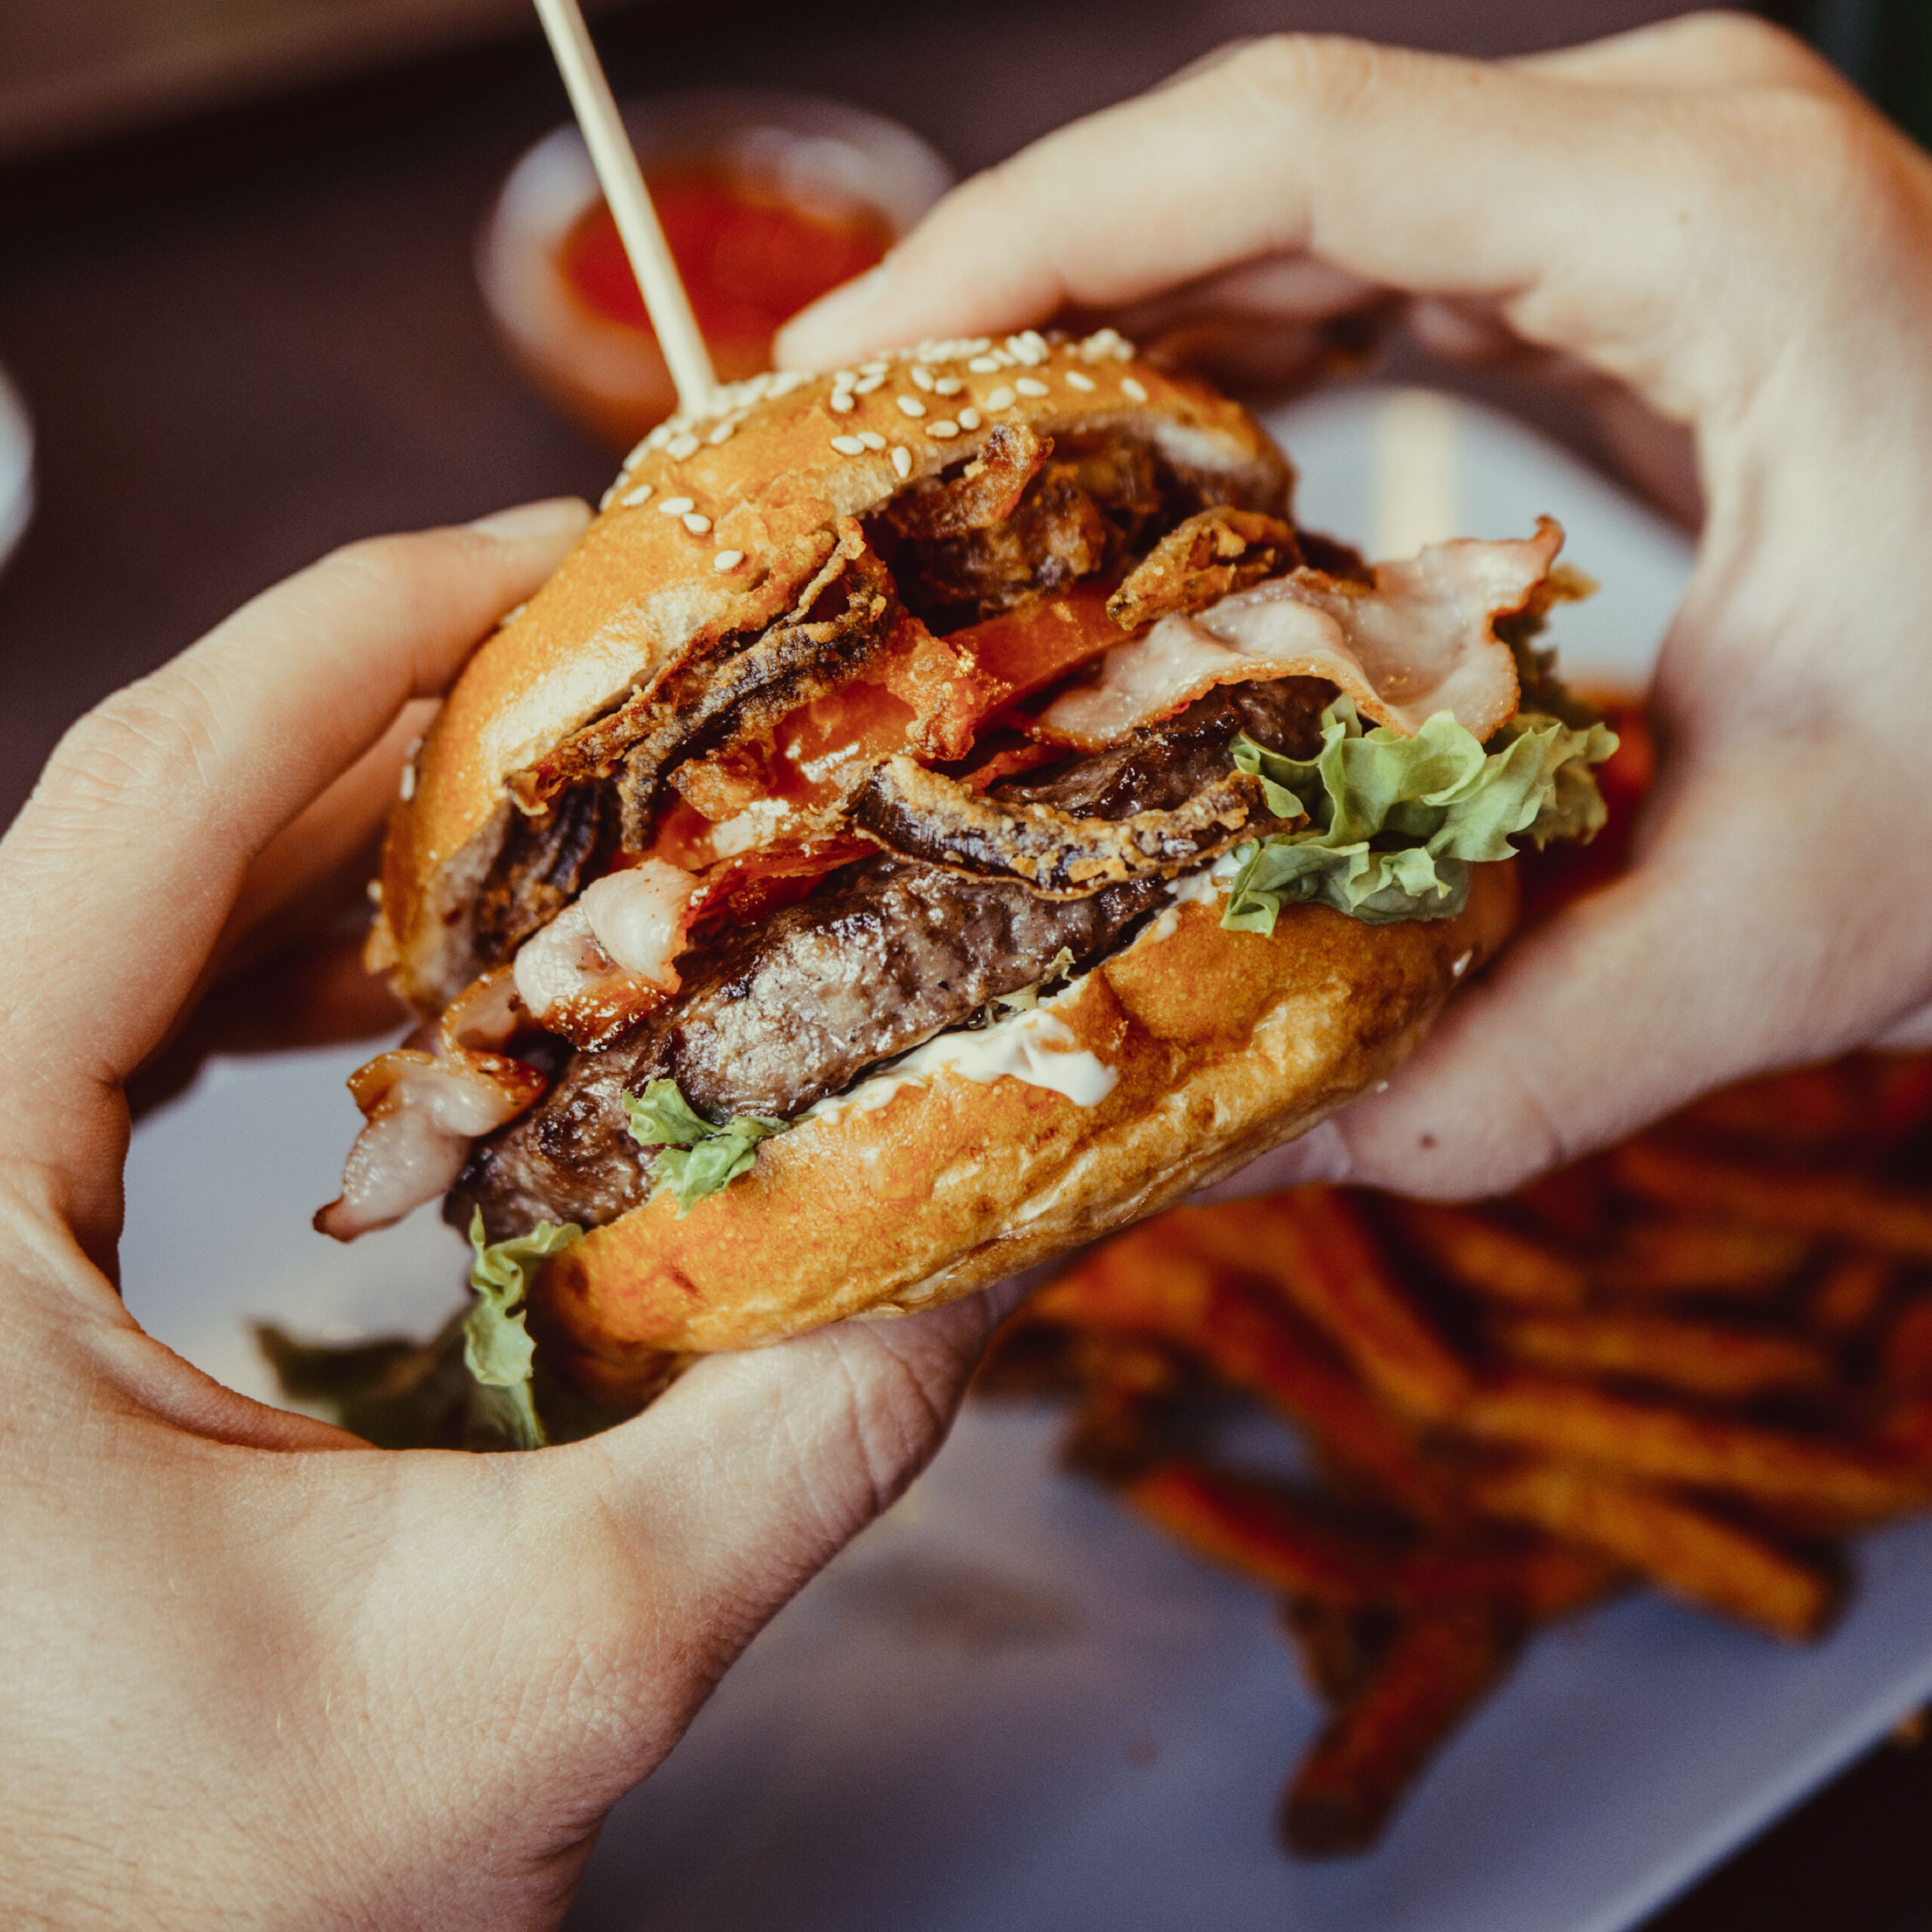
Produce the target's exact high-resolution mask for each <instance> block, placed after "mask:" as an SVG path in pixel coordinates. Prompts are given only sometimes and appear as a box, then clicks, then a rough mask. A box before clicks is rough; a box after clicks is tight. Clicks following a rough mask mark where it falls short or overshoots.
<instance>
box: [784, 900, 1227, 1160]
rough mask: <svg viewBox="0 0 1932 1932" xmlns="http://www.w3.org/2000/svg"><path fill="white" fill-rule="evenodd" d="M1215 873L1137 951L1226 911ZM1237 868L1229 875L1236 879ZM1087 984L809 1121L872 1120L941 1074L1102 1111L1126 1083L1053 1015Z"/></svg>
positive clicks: (963, 1036)
mask: <svg viewBox="0 0 1932 1932" xmlns="http://www.w3.org/2000/svg"><path fill="white" fill-rule="evenodd" d="M1235 869H1238V868H1229V871H1228V874H1227V876H1228V878H1230V879H1232V877H1233V875H1234V871H1235ZM1219 870H1220V867H1215V868H1213V869H1207V870H1204V871H1201V872H1189V873H1187V874H1186V875H1184V876H1183V877H1182V878H1177V879H1176V880H1175V881H1174V882H1173V884H1171V885H1170V886H1169V887H1168V893H1169V894H1170V895H1171V897H1172V898H1173V900H1174V903H1173V904H1172V905H1171V906H1168V907H1166V908H1165V909H1164V910H1163V911H1162V912H1161V916H1160V917H1159V918H1158V919H1156V920H1155V921H1154V923H1153V924H1152V925H1151V926H1149V927H1148V928H1146V931H1143V933H1142V934H1140V937H1139V938H1138V939H1137V940H1135V941H1134V945H1135V946H1145V945H1147V944H1149V943H1151V942H1152V941H1155V940H1164V939H1166V938H1167V937H1169V936H1170V935H1171V934H1172V933H1173V932H1174V929H1175V928H1177V926H1178V925H1179V924H1180V909H1181V907H1182V906H1212V905H1216V904H1218V903H1220V897H1221V895H1222V894H1223V893H1224V892H1225V891H1226V890H1227V886H1226V883H1225V882H1224V881H1222V880H1220V879H1218V878H1217V876H1216V874H1217V872H1219ZM1085 983H1086V976H1085V975H1084V974H1082V975H1081V977H1080V978H1078V979H1077V980H1069V981H1068V982H1067V983H1066V985H1065V986H1063V987H1062V988H1061V989H1060V990H1059V991H1058V992H1056V993H1055V994H1054V995H1053V997H1052V998H1051V999H1050V1000H1042V1001H1040V1002H1039V1004H1037V1005H1035V1006H1032V1007H1030V1008H1026V1010H1024V1011H1021V1012H1017V1013H1014V1014H1011V1015H1010V1016H1009V1017H1007V1018H1006V1019H1004V1020H996V1021H995V1022H994V1023H993V1024H992V1026H986V1027H982V1028H981V1029H980V1030H979V1031H978V1032H952V1033H940V1034H938V1035H935V1036H934V1038H931V1039H930V1040H928V1041H927V1042H926V1043H925V1044H924V1046H922V1047H917V1048H914V1049H913V1051H912V1052H911V1053H909V1054H907V1055H906V1057H905V1058H904V1059H903V1060H901V1061H900V1063H898V1065H897V1066H894V1067H893V1068H891V1069H890V1070H889V1071H888V1072H884V1073H881V1074H876V1075H874V1076H873V1077H872V1078H871V1079H869V1080H864V1081H860V1083H859V1084H858V1085H857V1086H856V1087H854V1088H853V1089H852V1090H851V1092H849V1093H846V1094H836V1095H835V1096H834V1097H832V1099H830V1100H821V1101H820V1102H819V1103H818V1104H817V1106H815V1107H813V1108H811V1109H809V1110H808V1112H807V1113H806V1114H805V1115H804V1116H803V1118H805V1119H808V1120H823V1121H829V1122H832V1123H836V1122H838V1121H841V1120H843V1119H844V1118H845V1117H846V1115H848V1114H866V1113H870V1112H872V1111H873V1110H874V1109H876V1108H878V1107H882V1106H884V1105H885V1104H886V1103H888V1101H889V1100H892V1099H893V1098H894V1096H896V1095H897V1094H900V1093H903V1091H905V1090H906V1088H908V1087H923V1086H924V1085H925V1084H927V1082H928V1081H930V1080H931V1078H932V1077H933V1075H934V1074H936V1073H941V1072H951V1073H956V1074H958V1075H959V1076H960V1078H961V1079H963V1080H971V1081H977V1082H978V1083H979V1084H980V1085H981V1086H990V1085H991V1084H992V1082H993V1081H995V1080H1000V1079H1008V1080H1018V1081H1023V1082H1024V1083H1025V1084H1026V1085H1027V1086H1029V1087H1044V1088H1046V1089H1047V1091H1048V1092H1049V1093H1054V1094H1063V1095H1064V1096H1065V1097H1066V1098H1067V1099H1068V1100H1071V1101H1072V1103H1074V1105H1075V1106H1078V1107H1095V1106H1099V1105H1100V1103H1101V1102H1102V1101H1103V1100H1105V1099H1106V1097H1107V1096H1108V1095H1109V1094H1111V1093H1112V1091H1113V1090H1114V1088H1115V1086H1117V1085H1118V1084H1119V1081H1120V1075H1118V1073H1117V1072H1115V1071H1114V1069H1112V1067H1110V1066H1107V1065H1106V1063H1104V1062H1103V1061H1102V1060H1100V1059H1099V1058H1097V1057H1096V1056H1095V1055H1094V1054H1091V1053H1090V1052H1088V1050H1087V1049H1086V1048H1084V1047H1082V1046H1080V1045H1078V1044H1076V1038H1077V1036H1076V1035H1075V1033H1074V1031H1073V1029H1072V1027H1070V1026H1068V1025H1067V1023H1066V1021H1065V1020H1063V1019H1061V1018H1060V1016H1059V1015H1058V1014H1056V1013H1055V1012H1054V1011H1053V1009H1054V1008H1055V1007H1056V1006H1057V1005H1059V1004H1060V1003H1061V1001H1063V1000H1069V999H1072V998H1076V997H1077V996H1078V994H1079V992H1080V989H1081V987H1082V986H1084V985H1085Z"/></svg>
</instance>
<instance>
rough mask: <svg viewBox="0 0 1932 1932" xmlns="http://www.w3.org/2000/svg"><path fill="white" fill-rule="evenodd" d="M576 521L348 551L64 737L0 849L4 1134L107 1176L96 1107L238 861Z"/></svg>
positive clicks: (36, 1152)
mask: <svg viewBox="0 0 1932 1932" xmlns="http://www.w3.org/2000/svg"><path fill="white" fill-rule="evenodd" d="M588 515H589V512H588V511H587V510H586V509H585V508H584V506H582V505H581V504H578V503H574V502H571V503H547V504H540V505H532V506H527V507H526V508H525V509H522V510H520V511H515V512H507V513H506V514H505V515H503V517H501V518H495V519H486V520H485V521H484V522H483V523H481V524H479V525H472V526H471V527H469V528H466V529H457V530H442V531H432V532H429V533H428V534H424V535H422V536H418V537H387V538H383V539H379V540H376V541H374V542H372V543H362V544H357V545H353V546H350V547H349V549H346V550H343V551H340V552H337V553H336V554H335V555H333V556H331V557H330V558H325V560H324V561H322V562H321V563H320V564H318V565H315V566H314V567H312V568H311V569H309V570H307V571H303V572H302V573H301V574H300V575H299V576H297V577H293V578H291V579H290V580H288V582H287V583H283V584H281V585H278V586H277V587H276V588H275V589H272V590H270V591H269V592H265V593H264V594H263V595H262V596H260V597H258V598H256V599H255V600H254V602H252V603H251V604H250V605H247V606H246V607H245V608H244V609H242V611H238V613H237V614H235V616H234V617H231V618H229V620H227V622H226V623H223V624H222V625H221V626H219V627H218V628H217V629H216V630H214V632H211V633H210V635H208V637H207V638H204V639H203V640H202V642H201V643H199V644H198V645H195V647H194V648H192V650H190V651H187V652H186V653H184V654H183V655H182V656H181V657H179V658H177V659H176V660H174V662H173V663H171V664H169V665H168V666H165V667H164V668H163V669H162V670H161V671H159V672H156V673H155V674H154V675H152V677H149V678H143V680H141V681H140V683H138V684H137V685H132V686H130V687H129V688H128V689H127V690H126V691H122V692H118V693H117V694H115V696H114V697H111V698H109V700H106V703H103V705H101V706H99V707H98V708H97V709H96V710H95V711H94V712H91V713H90V714H89V715H88V716H87V717H86V718H83V719H82V721H80V723H78V724H76V725H75V727H74V728H72V730H71V731H69V733H68V734H67V735H66V737H65V738H64V739H63V740H62V741H61V743H60V746H58V747H57V749H56V751H55V752H54V757H53V758H52V759H51V761H49V763H48V768H47V770H46V771H45V773H44V774H42V779H41V782H40V783H39V784H38V786H36V788H35V792H34V795H33V796H32V798H31V799H30V800H29V802H28V804H27V805H26V808H25V809H24V810H23V811H22V813H21V814H20V818H19V819H18V820H17V821H16V823H15V825H14V829H12V831H11V832H9V834H8V836H7V838H6V840H5V842H4V844H0V974H4V975H5V980H6V983H7V984H8V987H9V992H10V998H9V1003H8V1008H7V1010H6V1017H5V1021H4V1026H5V1031H6V1035H7V1044H8V1051H9V1052H10V1054H11V1064H13V1065H14V1066H15V1067H17V1068H23V1067H24V1068H25V1069H26V1079H25V1083H24V1091H23V1093H22V1094H21V1095H20V1100H19V1103H18V1104H17V1106H16V1107H15V1109H14V1111H13V1112H12V1114H11V1116H10V1118H9V1119H8V1121H7V1122H6V1123H5V1124H4V1125H0V1140H10V1141H11V1142H12V1143H14V1144H15V1145H16V1146H24V1147H26V1148H28V1149H31V1150H32V1158H35V1159H38V1160H42V1161H48V1162H49V1163H51V1164H54V1165H57V1166H65V1167H66V1168H68V1169H69V1171H72V1172H74V1173H76V1174H78V1173H79V1172H81V1171H83V1170H85V1169H86V1168H88V1164H89V1162H90V1161H93V1160H94V1159H95V1157H97V1156H101V1155H106V1156H109V1157H110V1158H109V1165H110V1166H112V1164H113V1161H112V1158H111V1157H112V1155H114V1154H115V1152H116V1149H115V1148H114V1146H113V1145H112V1142H113V1138H114V1137H115V1135H117V1134H119V1133H120V1132H122V1131H124V1128H125V1118H124V1117H123V1116H122V1115H121V1114H120V1113H119V1112H118V1100H116V1101H115V1103H114V1105H113V1106H112V1107H110V1108H109V1109H108V1110H107V1111H106V1112H101V1111H100V1110H99V1109H97V1108H95V1107H94V1106H91V1104H90V1097H103V1096H109V1095H112V1094H115V1091H116V1090H117V1089H118V1084H119V1083H120V1081H122V1080H123V1079H124V1078H125V1077H126V1076H127V1075H128V1073H129V1072H131V1070H132V1069H134V1067H136V1066H139V1065H140V1063H141V1062H142V1061H143V1060H145V1059H146V1057H147V1056H148V1054H149V1053H150V1052H151V1051H152V1050H153V1048H154V1047H155V1045H156V1044H158V1042H159V1041H161V1040H162V1038H165V1036H166V1035H167V1033H168V1030H169V1029H170V1028H171V1026H172V1025H173V1024H174V1020H175V1018H176V1016H177V1014H178V1012H179V1011H180V1009H181V1008H182V1006H183V1004H184V1003H185V1002H186V999H187V998H188V997H189V993H190V992H191V991H192V988H193V987H194V986H195V983H197V981H198V979H199V978H200V977H201V975H202V971H203V969H204V967H205V963H206V961H207V960H208V957H209V955H210V953H211V951H212V949H213V948H214V946H215V945H216V943H217V940H218V939H219V937H220V934H222V932H223V928H224V927H225V926H226V923H227V921H228V918H229V913H230V912H231V910H232V908H233V906H234V905H235V900H236V897H237V895H238V893H239V892H240V891H241V889H242V884H243V882H244V881H245V879H246V878H247V877H248V872H249V869H250V867H251V865H253V864H254V862H255V861H256V860H257V859H258V858H259V857H260V855H261V854H263V852H264V851H266V850H267V848H269V846H270V844H271V843H272V841H273V840H274V839H275V837H276V836H277V835H278V834H279V833H281V832H282V831H283V830H284V829H285V828H286V827H287V826H288V825H290V824H291V822H292V821H293V820H294V819H295V818H296V817H297V815H298V814H300V813H301V812H302V811H303V810H304V809H305V808H306V807H308V806H309V804H311V803H312V801H314V800H315V798H317V797H318V795H321V793H322V792H324V791H325V789H326V788H327V787H328V786H329V785H330V784H331V783H333V782H334V780H336V779H337V777H339V776H340V774H342V773H343V771H345V770H346V769H347V768H349V766H351V765H352V764H353V763H354V762H355V761H356V760H357V759H358V758H360V757H361V756H362V755H363V754H364V753H365V752H367V751H368V749H369V747H370V746H371V745H372V744H374V743H375V742H376V741H377V740H378V739H379V738H380V737H381V736H382V734H383V733H384V731H386V730H387V729H388V728H389V725H390V724H391V721H392V719H393V718H395V714H396V712H398V710H399V709H401V706H403V705H404V704H405V703H407V702H408V700H411V698H415V697H429V696H432V695H434V694H435V693H437V692H438V691H441V689H442V688H443V687H444V686H445V685H446V684H447V683H448V681H449V679H450V678H451V676H452V675H454V672H455V671H456V669H457V667H458V666H459V665H460V663H462V661H463V657H465V656H466V654H467V653H468V652H469V650H470V649H471V648H472V646H473V645H475V642H476V641H477V639H478V638H479V637H480V636H481V635H483V633H484V632H485V631H486V630H487V629H488V628H489V626H490V625H491V623H493V622H494V620H496V618H497V617H498V616H499V615H500V614H501V613H502V612H503V611H504V610H506V609H507V608H509V606H510V605H512V604H514V603H515V602H516V601H518V600H519V599H521V598H524V597H525V596H527V595H529V593H530V592H531V591H532V590H533V589H535V588H536V586H537V585H538V584H539V583H541V582H542V580H543V578H544V577H546V576H547V575H548V574H549V572H550V571H551V570H552V569H553V568H555V565H556V564H557V563H558V561H559V560H560V559H561V556H562V555H563V553H564V552H565V550H566V549H568V546H569V545H570V544H571V542H572V541H573V540H574V538H575V537H576V536H577V534H580V531H581V530H582V528H583V525H584V523H585V521H586V519H587V517H588ZM103 1134H105V1135H106V1137H107V1138H106V1140H102V1139H101V1138H100V1137H101V1136H102V1135H103Z"/></svg>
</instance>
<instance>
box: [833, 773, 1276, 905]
mask: <svg viewBox="0 0 1932 1932" xmlns="http://www.w3.org/2000/svg"><path fill="white" fill-rule="evenodd" d="M1260 798H1261V788H1260V784H1259V783H1257V780H1254V779H1251V778H1247V777H1242V776H1241V775H1240V774H1238V773H1237V774H1232V775H1231V776H1230V777H1226V778H1224V779H1222V780H1219V781H1218V782H1217V783H1214V784H1213V785H1211V786H1208V787H1207V789H1206V790H1205V791H1204V792H1198V793H1197V794H1196V795H1195V796H1194V797H1193V798H1190V799H1189V801H1187V803H1186V804H1184V805H1181V806H1178V807H1177V808H1175V809H1174V810H1173V811H1149V812H1137V813H1136V814H1134V817H1131V818H1121V819H1105V818H1076V817H1074V816H1073V814H1072V813H1070V812H1063V811H1059V810H1057V808H1054V806H1051V805H1038V804H1028V805H1014V804H1004V803H1003V802H1002V801H1000V800H999V799H998V798H989V797H986V796H983V795H981V794H980V793H978V792H974V790H973V789H971V787H970V786H968V785H965V784H963V783H961V782H960V781H959V780H957V779H954V778H948V777H946V776H945V775H944V774H942V773H940V772H937V771H928V769H927V768H925V767H924V766H923V765H921V764H915V762H914V761H912V759H911V758H904V757H900V758H888V759H887V760H886V761H885V762H884V764H881V766H879V768H878V770H877V771H875V772H873V774H872V777H870V779H869V780H868V781H867V782H866V786H865V787H864V789H863V790H862V791H861V792H860V793H859V795H858V797H857V799H856V801H854V804H853V808H852V825H853V829H854V830H855V831H860V832H864V833H865V834H866V836H867V837H868V838H872V839H874V840H875V841H877V842H878V844H881V845H882V846H884V848H886V850H887V851H890V852H897V853H900V854H903V856H904V857H906V858H909V859H917V860H922V861H924V863H927V864H929V865H936V866H947V867H949V869H952V871H955V872H968V873H971V874H972V875H974V877H975V878H995V879H1018V880H1020V881H1022V882H1023V883H1024V884H1026V885H1028V886H1030V887H1031V888H1032V890H1033V891H1035V892H1037V893H1038V894H1040V895H1041V897H1043V898H1047V899H1084V898H1086V897H1088V896H1089V895H1090V894H1094V893H1096V892H1098V891H1101V890H1102V889H1103V888H1104V887H1106V886H1109V885H1117V884H1121V883H1122V882H1123V881H1126V880H1128V879H1141V878H1171V877H1173V876H1174V875H1175V874H1177V873H1179V872H1184V871H1186V869H1188V868H1189V867H1190V866H1198V865H1199V864H1200V863H1201V862H1202V861H1203V860H1206V859H1210V858H1212V857H1214V855H1215V854H1217V853H1219V852H1224V851H1226V850H1227V849H1228V848H1229V846H1231V845H1232V844H1235V842H1236V841H1238V839H1239V838H1241V837H1242V835H1244V832H1245V830H1246V829H1247V825H1248V821H1249V820H1250V818H1251V817H1254V816H1255V815H1256V814H1257V808H1258V807H1259V806H1260ZM1260 816H1261V817H1264V818H1266V813H1265V812H1263V813H1261V814H1260ZM1269 823H1271V824H1272V823H1273V821H1272V820H1269Z"/></svg>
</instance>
